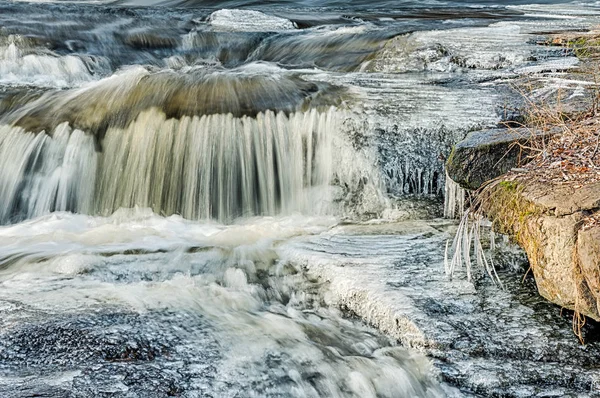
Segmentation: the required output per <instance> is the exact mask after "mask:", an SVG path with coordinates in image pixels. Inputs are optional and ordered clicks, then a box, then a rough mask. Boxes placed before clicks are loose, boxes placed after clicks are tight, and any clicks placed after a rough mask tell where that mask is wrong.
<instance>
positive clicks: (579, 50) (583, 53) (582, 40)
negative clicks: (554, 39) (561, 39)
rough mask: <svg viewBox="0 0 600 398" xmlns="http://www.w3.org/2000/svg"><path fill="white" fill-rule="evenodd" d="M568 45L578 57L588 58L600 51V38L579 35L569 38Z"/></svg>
mask: <svg viewBox="0 0 600 398" xmlns="http://www.w3.org/2000/svg"><path fill="white" fill-rule="evenodd" d="M567 47H568V48H570V49H572V50H573V52H574V53H575V56H577V58H580V59H587V58H591V57H592V56H594V55H595V54H598V53H600V39H598V38H596V37H594V38H589V37H578V38H576V39H573V40H569V41H568V42H567Z"/></svg>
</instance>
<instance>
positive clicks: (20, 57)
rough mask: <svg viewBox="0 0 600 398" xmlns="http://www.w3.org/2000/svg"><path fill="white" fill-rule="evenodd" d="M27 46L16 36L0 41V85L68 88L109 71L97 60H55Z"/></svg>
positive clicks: (50, 53)
mask: <svg viewBox="0 0 600 398" xmlns="http://www.w3.org/2000/svg"><path fill="white" fill-rule="evenodd" d="M28 44H29V43H28V42H27V39H26V38H23V37H21V36H18V35H10V36H8V37H6V38H2V39H0V82H2V83H4V84H7V83H12V84H35V85H39V86H51V87H69V86H74V85H81V84H83V83H85V82H89V81H91V80H93V79H94V74H105V73H107V72H108V71H109V70H110V67H109V65H108V62H106V60H104V59H102V58H101V57H95V58H92V57H81V56H76V55H66V56H58V55H56V54H53V53H52V52H50V51H47V50H44V49H40V48H36V47H31V46H29V45H28Z"/></svg>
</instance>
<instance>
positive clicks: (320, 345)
mask: <svg viewBox="0 0 600 398" xmlns="http://www.w3.org/2000/svg"><path fill="white" fill-rule="evenodd" d="M0 2H1V0H0ZM515 2H519V0H516V1H515ZM146 3H147V1H146ZM186 3H187V4H188V5H190V4H191V5H195V6H194V7H191V8H187V9H186V8H178V7H162V8H152V7H150V8H140V7H136V8H127V7H122V5H123V2H119V5H118V6H115V7H108V6H95V7H88V6H85V5H81V4H60V5H50V4H25V3H19V2H10V3H6V2H2V4H1V5H0V10H2V12H1V13H0V26H1V27H2V28H1V29H0V203H2V207H0V224H2V225H0V396H2V397H4V396H7V397H12V396H33V395H37V396H50V397H63V396H71V395H77V396H105V395H111V396H116V397H138V396H139V397H166V396H186V397H197V396H207V397H232V398H233V397H236V396H237V397H239V396H243V397H246V396H250V397H261V398H262V397H273V398H275V397H277V398H281V397H303V398H306V397H315V398H316V397H322V396H326V397H330V396H331V397H340V398H342V397H352V398H359V397H360V398H362V397H374V398H375V397H377V398H381V397H390V398H397V397H442V396H449V397H469V398H470V397H473V396H479V395H481V396H508V397H513V398H515V397H518V398H525V397H530V396H536V395H537V396H550V395H553V396H577V397H580V396H594V394H596V393H597V391H596V390H597V389H596V388H595V386H596V385H599V384H598V380H600V372H598V370H597V369H596V366H595V364H596V362H597V358H600V346H598V344H594V343H593V342H592V343H591V344H590V345H588V346H587V347H586V348H585V350H582V349H581V347H580V346H579V343H578V342H577V341H576V340H575V339H573V338H572V335H571V331H570V324H569V322H570V320H565V319H563V318H561V317H560V315H559V310H558V309H555V308H554V307H552V306H550V305H547V304H545V303H543V301H542V300H541V299H540V298H539V297H538V296H536V295H535V294H534V292H535V287H534V286H533V284H534V282H533V281H532V280H530V279H526V283H529V284H530V285H532V286H527V288H524V287H522V286H521V285H518V286H516V287H515V286H512V287H511V286H510V283H511V281H513V280H514V281H515V284H517V282H516V281H519V282H520V280H521V276H522V275H515V274H513V273H511V272H514V270H513V271H506V269H507V268H509V267H506V268H503V265H506V264H508V265H511V268H510V269H515V270H521V267H520V266H521V264H522V263H523V261H525V260H523V259H522V258H518V259H517V261H515V263H514V264H509V263H510V262H511V261H513V260H512V257H511V256H506V255H504V254H503V255H502V256H498V257H499V259H500V261H498V262H496V258H494V264H497V265H498V266H499V267H498V269H499V272H500V278H501V279H502V282H503V283H504V284H505V286H507V287H509V288H511V289H512V290H510V289H507V290H501V289H500V288H499V287H497V286H493V285H492V284H491V283H489V279H484V278H480V276H481V275H480V274H479V273H478V272H475V271H476V269H473V272H472V273H471V271H470V268H466V269H467V270H468V276H469V277H471V281H469V280H468V279H467V278H462V271H461V270H457V272H459V273H458V274H457V276H460V277H457V278H448V277H447V276H446V275H445V274H444V272H443V271H444V264H445V263H444V248H445V245H446V242H447V241H448V239H451V237H452V236H453V235H454V231H455V229H456V228H457V225H456V224H457V223H456V221H455V220H449V219H447V218H446V219H440V218H437V217H440V216H441V214H442V213H441V211H442V206H441V197H442V196H445V200H446V203H445V206H444V207H443V210H444V214H445V216H446V217H449V218H454V217H455V216H456V215H457V213H462V212H463V210H464V201H465V193H464V191H463V190H461V189H460V188H459V187H458V186H457V185H456V184H453V183H452V182H451V181H450V180H445V179H444V177H445V175H444V169H443V165H444V161H445V159H446V158H447V155H448V152H449V149H450V147H451V146H452V145H453V144H454V143H456V142H457V141H458V140H460V139H462V138H463V137H464V135H465V134H466V133H467V132H468V131H472V130H475V129H480V128H484V127H492V126H495V125H497V124H498V123H499V122H500V121H502V120H507V119H509V120H513V119H511V118H512V117H513V116H515V115H514V114H513V110H512V109H511V108H510V106H512V104H513V100H514V96H513V93H512V92H511V91H510V90H509V89H508V88H507V84H511V83H512V82H515V81H518V79H519V78H521V77H523V76H526V78H527V79H530V78H531V79H534V80H535V79H539V78H540V77H541V76H542V77H544V78H545V79H547V80H546V81H551V79H558V80H560V79H563V78H564V79H567V80H565V81H571V80H573V79H572V78H571V77H569V76H565V73H567V72H566V71H568V70H569V68H571V67H572V66H574V65H576V64H577V62H578V61H577V59H576V58H575V57H572V56H570V57H569V56H567V57H565V54H567V55H568V52H566V51H565V50H564V49H560V48H556V47H546V46H540V45H538V44H536V43H537V39H538V38H539V37H540V36H539V32H547V31H553V29H555V28H558V29H568V28H569V27H574V28H578V29H579V28H581V29H584V28H586V27H589V26H593V25H595V24H597V23H596V22H595V21H597V20H598V19H597V18H596V17H595V16H594V13H592V12H585V10H583V11H582V12H581V13H580V14H578V11H577V10H576V9H577V8H578V7H579V6H573V7H571V6H564V7H565V8H564V10H563V8H562V6H561V7H559V8H553V7H544V6H540V7H537V6H536V7H529V6H524V7H518V8H514V9H510V10H507V9H506V8H505V7H503V6H501V5H498V6H491V7H490V6H489V5H485V6H480V5H478V6H473V3H472V2H470V1H469V2H466V3H468V4H469V6H464V4H463V3H464V2H458V3H457V2H444V6H443V7H441V8H440V7H438V6H440V4H439V3H440V2H437V1H430V2H428V3H427V6H426V7H423V2H401V3H402V4H403V5H405V6H402V7H398V4H397V2H384V3H385V4H383V3H381V2H379V3H378V2H371V3H372V4H371V3H369V4H367V2H364V1H362V0H360V4H361V5H360V7H358V3H359V1H355V0H352V1H350V2H349V3H348V4H342V2H336V6H335V7H332V6H331V4H329V3H328V5H325V6H323V7H321V8H319V9H314V8H310V9H309V8H304V7H305V6H306V5H307V4H309V3H310V4H313V3H314V2H313V1H310V0H309V1H308V2H306V1H304V2H302V4H301V5H300V4H299V3H298V2H293V1H287V0H286V1H283V2H277V3H278V5H277V6H274V5H273V4H274V3H273V2H268V3H265V2H251V3H250V2H246V1H241V2H240V1H237V0H232V1H229V0H225V1H217V2H215V1H208V2H202V4H201V6H202V7H196V6H197V5H199V4H193V3H195V0H189V1H186ZM283 3H285V4H283ZM486 3H487V2H486ZM511 3H512V1H511ZM115 5H116V4H115ZM241 5H245V7H240V6H241ZM320 6H321V5H320ZM363 6H364V7H363ZM238 7H240V8H238ZM357 7H358V8H357ZM456 7H458V8H456ZM249 8H253V9H249ZM570 8H573V10H574V11H569V9H570ZM579 8H584V7H579ZM563 11H564V12H565V13H568V14H569V15H567V18H565V15H562V13H563ZM522 12H524V13H528V14H535V15H534V16H532V17H528V16H523V15H521V14H522ZM559 14H560V15H559ZM568 79H571V80H568ZM536 81H540V82H541V81H542V80H536ZM507 82H509V83H507ZM561 84H562V83H561ZM534 85H535V86H536V91H535V93H536V94H539V95H540V96H541V97H542V99H543V98H545V97H546V95H551V94H552V93H553V92H555V91H556V87H557V86H558V84H553V85H550V86H549V85H547V84H545V83H544V84H542V83H540V84H537V83H536V84H534ZM538 86H539V87H538ZM561 87H562V85H561ZM585 87H587V86H584V85H582V84H580V83H579V82H577V81H572V82H570V83H569V85H568V89H569V90H570V91H569V92H571V91H573V95H577V96H580V97H581V96H583V95H584V94H585V93H586V91H585V90H584V89H585ZM473 231H475V232H474V234H476V233H477V232H476V231H477V230H476V229H475V230H473ZM467 235H468V237H469V238H470V237H471V235H469V234H467ZM474 236H475V237H477V235H474ZM469 247H470V246H469ZM457 248H458V246H457ZM459 248H460V249H465V248H467V246H466V245H461V246H460V247H459ZM455 251H457V252H458V253H463V252H462V251H459V250H455ZM465 252H466V255H465V256H463V258H467V260H468V259H469V257H470V255H469V253H468V250H465ZM514 257H518V256H517V255H515V256H514ZM519 272H521V271H519ZM519 289H520V290H519ZM515 292H516V293H515ZM448 384H451V385H452V386H456V387H458V388H460V389H461V390H460V391H458V390H456V389H455V388H453V387H451V386H449V385H448ZM588 393H589V394H588ZM471 394H472V395H471ZM586 394H587V395H586Z"/></svg>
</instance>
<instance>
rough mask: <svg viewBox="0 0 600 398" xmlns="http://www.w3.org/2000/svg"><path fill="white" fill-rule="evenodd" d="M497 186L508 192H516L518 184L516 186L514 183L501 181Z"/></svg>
mask: <svg viewBox="0 0 600 398" xmlns="http://www.w3.org/2000/svg"><path fill="white" fill-rule="evenodd" d="M499 186H500V188H502V189H504V190H506V191H508V192H516V191H517V188H518V187H519V184H517V183H516V182H515V181H501V182H500V184H499Z"/></svg>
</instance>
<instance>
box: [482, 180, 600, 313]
mask: <svg viewBox="0 0 600 398" xmlns="http://www.w3.org/2000/svg"><path fill="white" fill-rule="evenodd" d="M482 204H483V210H484V212H486V214H487V215H488V216H489V217H490V218H491V219H492V221H493V222H494V224H495V226H496V228H497V229H498V230H500V231H502V232H504V233H508V234H509V235H511V236H512V237H513V238H514V239H515V240H516V241H517V242H518V243H519V244H520V245H521V247H523V249H524V250H525V252H526V253H527V257H528V259H529V263H530V266H531V269H532V271H533V274H534V276H535V280H536V284H537V288H538V291H539V293H540V294H541V295H542V296H543V297H545V298H546V299H547V300H549V301H551V302H553V303H555V304H558V305H560V306H562V307H565V308H568V309H571V310H574V311H576V312H577V313H579V314H583V315H585V316H588V317H590V318H592V319H595V320H597V321H600V227H598V226H596V227H592V228H589V229H585V230H584V229H582V227H583V226H584V221H585V219H586V216H587V215H588V214H589V213H590V212H591V211H597V210H598V209H600V183H591V184H588V185H585V186H583V187H577V188H576V187H575V186H573V185H562V184H551V183H548V182H538V181H525V180H524V179H523V178H521V179H517V180H516V181H503V182H500V183H497V184H495V185H494V186H493V187H491V188H490V192H488V193H486V195H485V198H484V199H483V201H482Z"/></svg>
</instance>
